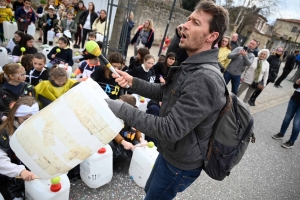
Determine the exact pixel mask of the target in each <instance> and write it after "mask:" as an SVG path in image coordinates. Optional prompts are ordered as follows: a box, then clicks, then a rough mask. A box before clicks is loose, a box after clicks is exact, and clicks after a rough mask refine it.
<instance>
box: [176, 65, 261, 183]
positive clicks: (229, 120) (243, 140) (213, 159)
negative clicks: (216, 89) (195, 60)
mask: <svg viewBox="0 0 300 200" xmlns="http://www.w3.org/2000/svg"><path fill="white" fill-rule="evenodd" d="M203 68H204V69H208V70H211V71H214V72H215V73H217V74H218V75H219V76H220V77H221V78H222V80H223V82H224V86H225V94H226V104H225V105H224V106H223V108H222V109H221V111H220V113H219V116H218V118H217V120H216V122H215V123H214V126H213V131H212V134H211V136H210V140H209V143H208V150H207V152H205V151H206V150H205V149H206V148H204V147H203V146H202V145H199V147H200V151H201V154H202V155H203V159H204V165H203V170H204V171H205V172H206V174H207V175H208V176H210V177H211V178H213V179H215V180H219V181H221V180H223V179H224V178H225V177H226V176H228V175H229V174H230V171H231V169H232V168H233V167H234V166H235V165H237V164H238V163H239V162H240V160H241V159H242V157H243V156H244V153H245V151H246V149H247V147H248V144H249V142H250V139H251V138H252V140H251V142H252V143H254V142H255V137H254V133H253V123H254V122H253V118H252V116H251V114H250V112H249V110H248V108H247V106H246V104H245V103H244V102H243V101H241V100H240V99H239V98H237V97H236V95H235V94H233V93H229V92H228V89H227V86H226V84H225V81H224V78H223V76H222V74H221V72H220V71H219V70H218V69H217V68H216V67H214V66H212V65H209V64H202V65H201V66H199V67H196V68H195V69H193V70H191V71H190V73H188V74H187V75H186V77H188V76H189V75H191V74H192V73H193V72H195V71H196V70H198V69H203ZM184 80H186V78H185V79H184ZM180 88H181V87H180ZM179 94H180V93H179ZM195 134H196V136H197V139H198V144H201V142H200V138H199V135H198V134H197V133H195Z"/></svg>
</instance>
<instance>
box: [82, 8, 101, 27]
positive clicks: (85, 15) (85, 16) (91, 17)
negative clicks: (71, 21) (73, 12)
mask: <svg viewBox="0 0 300 200" xmlns="http://www.w3.org/2000/svg"><path fill="white" fill-rule="evenodd" d="M88 15H89V11H88V10H86V11H84V12H83V13H82V14H81V15H80V17H79V24H81V25H82V27H83V26H84V24H85V21H86V18H87V17H88ZM97 18H98V15H97V13H95V12H92V13H91V16H90V24H91V30H93V29H92V25H93V23H94V21H95V20H96V19H97Z"/></svg>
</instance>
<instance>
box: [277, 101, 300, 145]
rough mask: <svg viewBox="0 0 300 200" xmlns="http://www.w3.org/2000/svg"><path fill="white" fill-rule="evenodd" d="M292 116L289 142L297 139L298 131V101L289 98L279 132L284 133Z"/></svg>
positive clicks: (299, 113) (299, 122)
mask: <svg viewBox="0 0 300 200" xmlns="http://www.w3.org/2000/svg"><path fill="white" fill-rule="evenodd" d="M293 118H294V121H293V129H292V135H291V137H290V141H291V142H295V141H296V140H297V137H298V135H299V131H300V103H297V102H296V101H294V100H292V99H290V101H289V105H288V108H287V111H286V114H285V117H284V120H283V122H282V125H281V129H280V133H282V134H283V135H284V134H285V132H286V130H287V128H288V127H289V125H290V122H291V121H292V119H293Z"/></svg>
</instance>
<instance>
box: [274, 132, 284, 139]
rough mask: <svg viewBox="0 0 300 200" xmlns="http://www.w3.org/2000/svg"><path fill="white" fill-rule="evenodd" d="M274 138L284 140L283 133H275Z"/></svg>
mask: <svg viewBox="0 0 300 200" xmlns="http://www.w3.org/2000/svg"><path fill="white" fill-rule="evenodd" d="M272 138H273V139H275V140H282V139H283V135H282V134H281V133H277V134H275V135H272Z"/></svg>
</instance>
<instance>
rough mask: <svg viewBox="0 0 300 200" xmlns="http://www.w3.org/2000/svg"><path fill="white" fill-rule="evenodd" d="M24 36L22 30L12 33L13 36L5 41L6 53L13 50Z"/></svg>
mask: <svg viewBox="0 0 300 200" xmlns="http://www.w3.org/2000/svg"><path fill="white" fill-rule="evenodd" d="M23 36H24V33H23V32H22V31H16V32H15V34H14V38H12V39H10V40H9V42H8V43H7V46H6V49H7V53H10V52H12V51H13V49H14V47H15V46H16V45H18V44H19V43H20V41H21V39H22V37H23Z"/></svg>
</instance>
